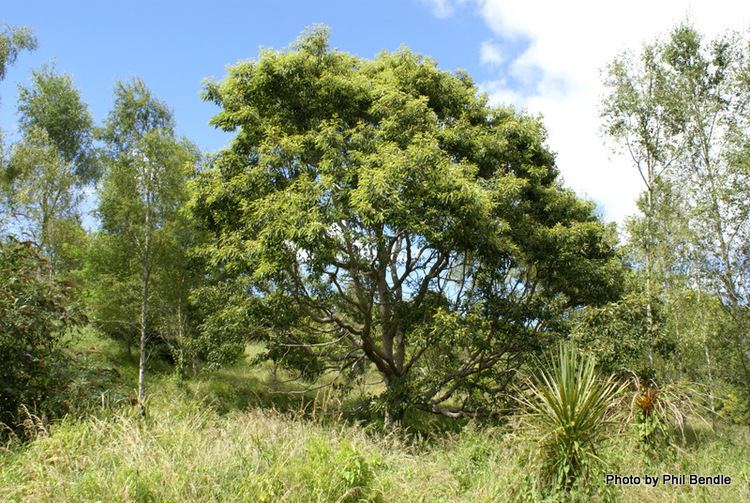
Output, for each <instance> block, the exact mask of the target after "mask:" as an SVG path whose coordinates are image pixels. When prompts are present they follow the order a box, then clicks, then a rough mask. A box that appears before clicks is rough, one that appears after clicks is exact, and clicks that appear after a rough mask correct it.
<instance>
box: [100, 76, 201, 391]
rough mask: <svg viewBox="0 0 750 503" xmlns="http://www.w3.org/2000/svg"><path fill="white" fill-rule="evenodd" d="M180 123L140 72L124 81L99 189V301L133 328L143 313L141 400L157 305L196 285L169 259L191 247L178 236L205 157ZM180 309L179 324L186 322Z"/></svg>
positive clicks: (107, 319)
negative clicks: (174, 274) (177, 274)
mask: <svg viewBox="0 0 750 503" xmlns="http://www.w3.org/2000/svg"><path fill="white" fill-rule="evenodd" d="M173 127H174V122H173V119H172V114H171V112H170V111H169V109H168V108H167V106H166V105H165V104H164V103H162V102H161V101H159V100H157V99H156V98H154V97H153V96H152V95H151V92H150V91H149V90H148V88H147V87H146V85H145V84H144V83H143V82H142V81H140V80H138V79H135V80H133V81H132V82H129V83H119V84H118V85H117V87H116V89H115V106H114V109H113V110H112V112H110V114H109V117H108V118H107V121H106V123H105V127H104V128H103V130H102V138H103V140H104V141H105V143H106V150H107V160H106V168H107V170H106V173H105V175H104V179H103V183H102V186H101V190H100V193H99V215H100V217H101V225H102V229H101V232H100V234H99V236H97V239H96V242H95V244H94V247H93V251H94V258H93V267H94V269H96V265H99V266H103V267H104V270H105V271H106V272H105V277H104V278H103V279H104V281H102V282H101V283H100V286H99V287H98V289H97V291H96V292H95V294H94V295H95V299H98V300H99V301H102V300H104V301H105V304H104V306H102V305H98V306H97V313H98V314H100V315H102V314H103V315H104V316H103V317H102V318H100V321H101V322H103V323H104V326H105V327H106V325H107V324H108V323H114V324H121V325H124V327H123V329H124V330H125V331H126V333H127V332H128V331H129V329H130V328H132V325H133V323H132V321H133V320H135V319H137V320H139V321H138V323H137V327H138V337H139V377H138V400H139V402H140V403H141V405H142V406H143V402H144V399H145V372H146V363H147V356H148V355H147V352H146V351H147V345H148V341H149V339H151V338H152V336H153V335H154V334H155V332H156V329H157V325H158V323H157V320H158V319H159V312H158V309H157V306H156V305H155V304H157V303H158V302H169V300H170V298H172V297H174V296H172V297H169V296H165V295H163V294H165V293H166V292H168V291H170V290H169V289H172V291H174V290H179V294H176V295H177V298H178V299H177V300H176V301H177V302H179V303H182V302H183V301H184V298H185V293H184V292H185V291H186V287H187V286H188V285H184V282H177V283H175V282H173V281H172V280H173V278H171V277H170V276H169V275H168V274H166V272H165V270H166V269H165V268H169V266H168V265H167V261H170V262H171V263H172V265H173V266H178V265H179V262H177V263H175V262H174V261H175V257H174V253H175V250H176V249H177V250H179V251H184V250H183V249H181V248H180V244H181V243H180V240H179V239H178V237H177V236H176V233H177V232H178V230H179V227H180V225H181V222H183V221H182V220H180V218H181V217H180V213H179V209H180V207H181V206H182V204H183V202H184V201H185V200H187V194H188V193H187V181H188V179H189V177H190V176H191V175H192V173H193V172H194V170H195V163H196V161H197V153H196V149H195V147H193V146H192V145H191V144H189V143H188V142H187V141H185V140H179V139H178V138H176V137H175V134H174V130H173ZM175 227H177V230H176V229H175ZM102 258H104V260H102ZM171 269H172V268H169V270H171ZM160 283H162V288H161V289H160V292H159V293H160V294H162V295H159V296H158V297H159V300H158V301H157V302H155V301H154V298H153V297H154V295H153V294H154V291H153V286H154V284H160ZM136 285H137V288H134V287H136ZM167 285H169V286H167ZM181 288H182V290H180V289H181ZM136 292H137V293H136ZM173 301H175V300H174V299H173ZM111 305H115V306H119V308H118V309H115V310H114V313H113V312H112V310H111V309H109V310H108V307H107V306H111ZM135 306H137V308H135ZM176 310H179V307H178V308H177V309H176ZM172 312H174V311H170V314H171V313H172ZM136 313H137V316H134V315H136ZM112 314H115V316H114V317H112ZM108 315H109V316H108ZM179 316H180V320H178V323H182V319H181V316H182V315H181V314H180V315H179Z"/></svg>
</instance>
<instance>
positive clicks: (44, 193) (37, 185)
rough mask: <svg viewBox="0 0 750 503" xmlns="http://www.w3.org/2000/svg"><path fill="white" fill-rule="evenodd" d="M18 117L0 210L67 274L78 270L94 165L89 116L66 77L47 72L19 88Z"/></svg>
mask: <svg viewBox="0 0 750 503" xmlns="http://www.w3.org/2000/svg"><path fill="white" fill-rule="evenodd" d="M18 112H19V123H20V129H21V133H22V135H23V136H22V139H21V140H20V141H19V143H18V144H16V145H15V146H13V147H12V148H11V153H10V158H9V162H8V167H7V169H6V170H5V171H4V173H3V175H4V176H3V178H4V180H3V194H4V198H5V208H6V211H7V213H9V216H10V217H12V220H13V223H14V229H13V230H14V231H15V232H20V233H22V234H26V235H27V236H28V237H30V238H32V239H34V240H35V241H36V242H37V244H38V245H39V246H40V247H41V248H42V249H43V250H44V251H45V252H46V253H47V254H48V255H49V256H50V257H51V259H52V263H53V265H54V266H55V267H56V268H57V269H59V270H66V271H70V270H71V269H75V268H78V267H80V261H81V257H80V255H81V253H80V252H81V249H82V248H83V247H84V240H85V233H84V231H83V228H82V227H81V220H80V215H79V211H78V205H79V203H80V202H81V201H82V199H83V188H84V186H85V185H86V184H87V183H88V182H90V181H91V176H92V174H93V173H94V171H95V165H96V163H95V160H94V159H95V158H94V155H93V153H92V147H91V141H92V140H91V135H92V119H91V115H90V114H89V112H88V107H87V106H86V104H85V103H83V101H82V100H81V97H80V95H79V93H78V90H77V89H76V88H75V87H74V86H73V83H72V81H71V79H70V77H69V76H68V75H64V74H56V73H54V71H52V70H51V69H50V68H45V69H43V70H42V71H35V72H32V84H31V86H29V87H25V86H19V103H18Z"/></svg>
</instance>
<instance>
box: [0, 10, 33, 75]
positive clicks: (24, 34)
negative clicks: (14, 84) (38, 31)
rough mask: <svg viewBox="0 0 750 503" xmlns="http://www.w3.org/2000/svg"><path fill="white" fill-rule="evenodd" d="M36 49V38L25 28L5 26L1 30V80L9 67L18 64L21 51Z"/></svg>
mask: <svg viewBox="0 0 750 503" xmlns="http://www.w3.org/2000/svg"><path fill="white" fill-rule="evenodd" d="M34 49H36V37H34V34H33V33H32V32H31V30H29V29H28V28H26V27H25V26H11V25H8V24H3V25H2V28H0V80H3V79H4V78H5V72H6V71H7V70H8V67H9V66H10V65H12V64H13V63H15V62H16V59H18V54H19V53H20V52H21V51H33V50H34Z"/></svg>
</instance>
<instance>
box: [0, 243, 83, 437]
mask: <svg viewBox="0 0 750 503" xmlns="http://www.w3.org/2000/svg"><path fill="white" fill-rule="evenodd" d="M84 321H85V316H84V315H83V312H82V311H81V309H80V308H79V306H78V304H77V303H76V302H75V301H74V288H73V285H72V284H71V283H70V282H68V281H66V280H64V279H62V278H60V277H59V276H57V275H55V274H54V272H53V271H52V268H51V267H50V265H49V263H48V261H47V260H46V259H45V258H44V257H43V256H42V255H41V254H40V253H39V252H38V251H37V249H36V247H35V246H34V245H33V244H32V243H30V242H19V241H16V240H14V239H8V240H6V241H4V242H2V243H0V421H2V422H3V423H5V424H6V425H11V426H15V425H17V424H18V423H19V422H20V421H19V419H21V417H20V413H21V412H23V414H22V415H24V416H26V418H28V417H29V410H31V411H32V412H35V413H36V414H41V413H42V411H40V410H39V409H40V406H41V405H42V403H43V402H44V401H45V400H46V399H47V398H48V397H49V395H50V393H49V390H50V388H51V387H52V386H55V385H57V384H59V383H58V380H59V379H58V377H59V374H60V372H61V365H60V358H59V355H58V353H57V350H58V348H59V342H60V338H61V336H62V335H63V334H64V333H65V331H66V330H67V329H68V328H70V327H73V326H78V325H80V324H82V323H83V322H84ZM22 405H26V407H21V406H22ZM42 409H43V407H42Z"/></svg>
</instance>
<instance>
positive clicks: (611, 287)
mask: <svg viewBox="0 0 750 503" xmlns="http://www.w3.org/2000/svg"><path fill="white" fill-rule="evenodd" d="M205 98H206V99H208V100H210V101H213V102H214V103H216V104H217V105H219V106H220V107H221V109H222V110H221V111H220V113H219V114H217V115H216V116H215V117H214V118H213V119H212V123H213V124H214V125H215V126H217V127H219V128H221V129H224V130H225V131H235V132H236V133H237V134H236V136H235V138H234V139H233V141H232V143H231V145H230V147H229V148H227V149H224V150H222V151H220V152H219V153H218V154H217V155H216V156H215V157H214V158H213V159H212V160H211V163H210V168H209V169H207V170H206V171H205V172H203V173H201V175H200V176H199V178H198V181H197V193H196V197H195V201H194V211H195V214H196V215H197V217H198V218H199V219H200V221H202V223H203V224H204V226H205V227H206V229H207V230H209V231H210V232H211V233H212V241H211V242H210V243H209V244H208V245H207V246H205V247H204V248H203V250H202V252H203V256H204V257H205V260H206V262H207V263H208V264H209V266H210V267H211V271H212V273H213V274H215V279H216V281H217V282H218V283H220V284H221V285H222V287H221V288H224V285H226V284H229V285H230V286H228V287H226V288H227V289H228V290H231V291H232V292H240V293H234V294H232V295H231V296H228V297H226V298H227V300H228V302H227V303H226V304H225V305H224V306H223V307H222V308H221V309H222V310H225V311H226V314H217V315H216V316H217V318H220V319H227V320H237V319H241V317H243V316H246V315H247V316H248V317H249V318H250V319H252V322H251V323H248V327H247V329H246V334H247V336H248V337H255V336H257V334H259V333H261V334H265V335H266V336H267V337H269V348H272V349H274V348H276V349H278V351H277V354H279V355H284V354H288V355H289V356H290V357H291V358H288V359H287V358H282V362H281V363H282V364H289V365H290V366H295V367H297V368H298V369H300V370H301V369H304V368H313V367H315V366H317V365H320V366H322V367H323V368H326V367H327V368H331V369H335V370H337V371H347V369H350V368H353V367H354V366H355V365H357V364H358V362H361V361H363V360H364V361H368V362H369V363H370V364H371V365H374V366H375V367H376V368H377V369H378V371H379V372H380V374H381V375H382V377H383V379H384V380H385V382H386V385H387V388H388V390H387V392H386V394H385V395H384V396H383V398H384V399H385V401H386V402H387V404H388V405H387V409H389V410H390V412H389V414H391V415H392V416H393V419H396V420H398V419H399V416H400V415H402V413H403V412H404V410H405V409H406V408H408V407H419V408H422V409H426V410H430V411H432V412H438V413H443V414H448V415H460V414H462V413H464V412H470V413H475V412H477V410H479V409H482V408H486V407H487V405H488V403H487V402H488V400H494V399H495V396H496V395H497V394H499V393H502V391H503V390H504V389H505V388H506V386H507V385H508V383H509V382H510V381H511V380H512V376H513V371H509V370H508V369H513V368H517V367H518V365H519V364H521V363H522V362H523V360H524V358H526V356H527V355H528V354H530V353H532V352H533V351H534V350H536V349H538V348H539V347H540V346H542V345H543V343H542V342H541V341H542V340H543V337H541V336H542V335H548V336H550V338H552V336H557V335H561V334H562V333H564V328H565V321H564V320H565V316H566V313H568V312H569V310H570V309H572V308H574V307H577V306H580V305H583V304H589V303H601V302H604V301H606V300H609V299H612V298H615V297H616V296H617V294H618V290H619V284H620V273H621V269H620V267H619V263H618V262H617V260H616V258H615V256H614V246H615V238H614V233H613V232H612V230H611V229H608V228H606V227H605V226H603V225H602V224H601V223H600V222H599V221H598V220H597V218H596V216H595V215H594V212H593V206H592V205H591V204H590V203H587V202H584V201H581V200H579V199H577V198H576V197H575V195H574V194H573V193H572V192H571V191H569V190H566V189H564V188H563V187H562V186H561V184H560V182H559V181H558V179H557V174H558V172H557V169H556V168H555V166H554V157H553V155H552V154H551V153H550V152H549V151H548V150H547V149H546V148H545V146H544V139H545V132H544V128H543V126H542V125H541V124H540V123H539V121H538V120H536V119H534V118H531V117H528V116H524V115H520V114H517V113H515V112H514V111H512V110H510V109H505V108H493V107H491V106H489V105H488V103H487V99H486V97H483V96H482V95H480V94H479V92H478V90H477V88H476V87H475V86H474V84H473V83H472V82H471V80H470V79H468V77H467V76H466V75H465V74H457V75H453V74H450V73H447V72H444V71H441V70H440V69H439V68H438V67H437V64H436V63H435V62H434V61H433V60H431V59H430V58H426V57H423V56H420V55H417V54H414V53H412V52H410V51H409V50H406V49H402V50H399V51H397V52H395V53H381V54H380V55H379V56H378V57H377V58H375V59H374V60H364V59H361V58H357V57H355V56H352V55H350V54H346V53H343V52H340V51H336V50H332V49H331V48H330V47H329V46H328V35H327V31H326V30H325V29H321V28H316V29H313V30H310V31H309V32H307V33H305V34H304V35H303V36H302V37H301V38H300V39H299V40H298V41H297V42H296V43H295V44H294V45H293V46H292V47H291V48H290V49H289V50H286V51H272V50H265V51H263V52H261V54H260V56H259V58H258V59H257V60H255V61H248V62H243V63H239V64H237V65H235V66H234V67H232V68H230V70H229V72H228V75H227V77H226V79H225V80H224V81H223V82H211V83H209V84H207V86H206V89H205ZM238 313H241V317H237V316H236V315H237V314H238ZM440 318H444V319H445V320H446V321H445V323H443V322H442V321H441V319H440ZM448 320H450V321H448ZM231 325H232V326H236V325H237V323H236V322H235V321H232V323H231ZM441 325H443V326H446V325H450V326H452V327H454V328H456V329H458V332H459V333H461V334H466V337H458V336H455V335H451V334H450V330H447V329H444V328H441ZM285 348H286V349H285ZM290 348H294V349H290ZM311 362H313V363H312V365H311V364H310V363H311ZM318 362H320V363H319V364H318ZM449 401H454V402H459V403H463V404H464V406H463V407H452V406H447V402H449Z"/></svg>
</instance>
